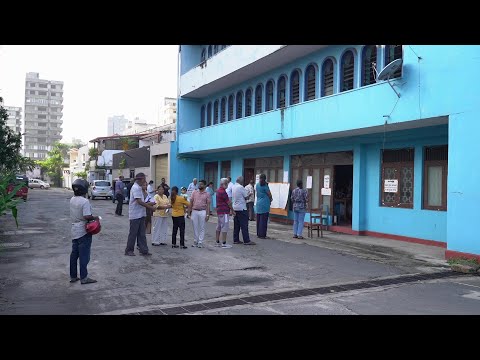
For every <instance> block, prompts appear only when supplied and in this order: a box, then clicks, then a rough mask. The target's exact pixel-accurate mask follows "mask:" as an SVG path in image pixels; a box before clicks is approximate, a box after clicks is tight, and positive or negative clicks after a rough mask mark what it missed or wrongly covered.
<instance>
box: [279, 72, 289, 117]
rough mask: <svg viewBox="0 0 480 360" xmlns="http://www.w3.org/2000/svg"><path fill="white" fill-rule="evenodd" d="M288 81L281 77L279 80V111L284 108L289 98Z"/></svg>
mask: <svg viewBox="0 0 480 360" xmlns="http://www.w3.org/2000/svg"><path fill="white" fill-rule="evenodd" d="M286 87H287V79H286V78H285V76H281V77H280V79H278V85H277V109H279V108H284V107H285V104H286V97H287V90H286Z"/></svg>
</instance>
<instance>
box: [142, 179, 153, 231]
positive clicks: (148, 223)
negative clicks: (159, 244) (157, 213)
mask: <svg viewBox="0 0 480 360" xmlns="http://www.w3.org/2000/svg"><path fill="white" fill-rule="evenodd" d="M142 191H143V196H144V200H143V201H145V202H146V203H147V204H151V205H153V204H154V203H155V200H154V199H153V196H151V195H150V193H149V192H148V187H147V183H145V184H143V185H142ZM154 196H155V195H154ZM146 212H147V216H146V217H145V234H151V233H152V215H153V211H152V210H150V209H148V208H147V210H146Z"/></svg>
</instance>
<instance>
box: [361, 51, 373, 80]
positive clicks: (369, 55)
mask: <svg viewBox="0 0 480 360" xmlns="http://www.w3.org/2000/svg"><path fill="white" fill-rule="evenodd" d="M376 67H377V47H376V46H375V45H367V46H365V47H364V48H363V51H362V82H361V84H362V85H361V86H366V85H370V84H373V83H375V78H376V74H375V68H376Z"/></svg>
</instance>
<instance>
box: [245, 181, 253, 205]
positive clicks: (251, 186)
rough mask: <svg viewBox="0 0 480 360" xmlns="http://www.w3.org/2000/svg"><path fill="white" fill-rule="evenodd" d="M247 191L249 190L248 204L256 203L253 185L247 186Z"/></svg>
mask: <svg viewBox="0 0 480 360" xmlns="http://www.w3.org/2000/svg"><path fill="white" fill-rule="evenodd" d="M245 190H247V197H248V199H247V203H249V202H254V201H255V194H254V192H253V185H251V184H248V185H247V186H245Z"/></svg>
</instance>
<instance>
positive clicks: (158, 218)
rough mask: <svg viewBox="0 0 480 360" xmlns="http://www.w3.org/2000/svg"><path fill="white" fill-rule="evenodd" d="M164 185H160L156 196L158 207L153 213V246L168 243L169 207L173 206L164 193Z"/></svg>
mask: <svg viewBox="0 0 480 360" xmlns="http://www.w3.org/2000/svg"><path fill="white" fill-rule="evenodd" d="M164 191H165V190H164V187H163V186H162V185H159V186H158V188H157V194H156V195H155V196H154V200H155V205H156V206H157V209H158V210H156V211H155V212H154V213H153V235H152V246H159V245H167V242H166V241H167V232H168V213H167V211H168V209H170V208H171V207H172V205H171V204H170V199H169V198H168V197H167V196H166V195H165V194H164Z"/></svg>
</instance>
